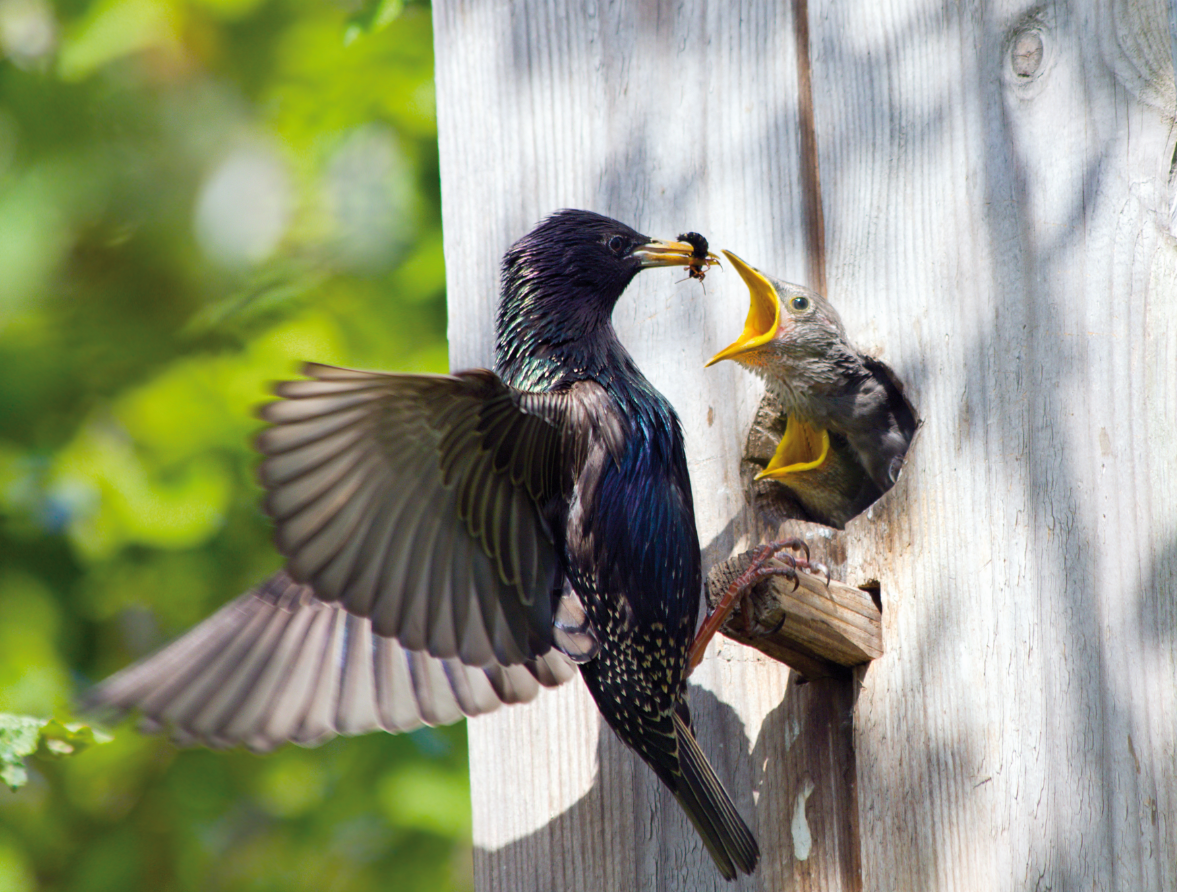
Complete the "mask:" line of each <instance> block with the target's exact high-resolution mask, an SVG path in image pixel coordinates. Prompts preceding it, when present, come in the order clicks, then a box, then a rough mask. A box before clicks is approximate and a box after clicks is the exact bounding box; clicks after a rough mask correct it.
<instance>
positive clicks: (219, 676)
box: [90, 210, 759, 879]
mask: <svg viewBox="0 0 1177 892" xmlns="http://www.w3.org/2000/svg"><path fill="white" fill-rule="evenodd" d="M697 254H698V251H697V247H696V246H695V245H693V244H690V243H686V242H660V241H656V240H654V239H650V238H648V237H647V236H644V235H641V234H640V233H638V232H635V231H634V230H633V229H630V228H629V227H628V226H625V225H624V224H622V223H618V222H617V221H615V220H610V219H608V218H606V217H602V216H600V215H597V214H593V213H589V212H586V211H572V210H567V211H560V212H558V213H556V214H554V215H552V216H551V217H549V218H548V219H546V220H544V221H543V222H542V223H541V224H540V225H539V226H537V227H536V228H535V229H534V230H532V231H531V232H530V233H528V234H527V235H526V236H524V237H523V238H522V239H520V240H519V241H518V242H516V244H515V245H514V246H512V248H511V249H510V250H509V251H508V252H507V255H506V257H505V258H504V262H503V272H502V293H501V301H500V305H499V311H498V318H497V327H496V333H497V340H496V368H495V372H493V373H492V372H489V371H485V370H474V371H467V372H459V373H457V374H453V375H398V374H387V373H378V372H362V371H353V370H348V369H339V368H333V367H328V366H321V365H310V366H308V367H307V368H306V370H305V372H306V374H307V376H308V378H309V380H302V381H293V382H287V383H284V384H282V385H279V387H278V389H277V394H278V396H279V397H281V398H282V399H280V400H279V401H277V402H274V403H271V404H269V405H267V406H266V407H265V408H264V409H263V412H262V417H263V418H264V419H265V420H267V421H268V422H270V423H271V425H272V426H271V427H270V428H269V429H267V430H266V431H264V432H263V433H262V434H261V436H260V437H259V438H258V448H259V449H260V451H261V452H262V453H263V454H264V455H265V460H264V461H263V463H262V466H261V472H260V476H261V480H262V483H263V485H264V486H265V488H266V489H267V491H268V492H267V498H266V503H265V505H266V509H267V511H268V512H269V514H270V515H271V517H272V518H273V520H274V523H275V526H276V540H277V543H278V547H279V550H280V551H281V552H282V553H283V554H284V555H285V557H286V559H287V563H286V569H285V571H284V572H283V573H280V574H278V575H277V576H275V577H274V578H272V579H271V580H269V581H268V582H267V583H265V584H263V586H262V587H261V588H260V589H259V590H257V592H255V593H252V594H249V595H246V596H243V598H242V599H239V600H238V601H237V602H234V604H231V605H230V606H229V607H226V608H224V609H223V610H222V611H221V613H218V614H216V615H215V616H213V617H212V618H211V619H209V620H207V621H206V623H204V624H202V625H200V626H198V627H196V628H195V629H193V630H192V631H190V632H189V633H188V634H187V635H186V636H184V637H183V638H181V639H180V640H179V641H177V642H176V643H175V644H173V645H171V646H170V647H169V648H165V649H164V650H163V651H161V652H160V653H159V654H157V655H155V656H153V657H149V658H148V659H147V660H146V661H145V662H143V663H141V664H139V665H137V666H133V667H131V668H130V669H127V670H124V672H123V673H120V674H119V675H116V676H114V677H113V678H111V679H110V680H108V681H106V682H104V683H102V684H101V685H99V687H98V688H97V689H96V690H95V691H94V692H93V693H92V695H91V698H90V702H91V704H92V705H95V706H102V705H108V706H113V707H116V708H118V709H122V710H125V709H128V708H137V709H139V710H140V711H141V712H143V713H144V714H145V715H146V716H147V717H148V718H149V719H151V720H154V721H155V722H158V723H159V724H161V725H165V726H170V727H173V728H175V729H178V731H179V732H180V733H181V735H184V736H186V737H188V738H191V739H195V740H200V741H205V742H211V743H219V744H232V743H235V742H245V743H248V744H254V745H257V744H258V743H260V744H261V745H263V746H264V745H273V744H274V743H276V742H278V741H280V740H282V739H292V740H297V741H300V742H312V741H314V740H317V739H320V738H321V737H322V736H323V735H324V734H329V733H331V732H336V733H352V732H353V731H356V730H368V729H369V728H372V727H375V726H379V727H385V728H389V729H390V730H399V729H400V728H401V727H403V726H404V724H405V723H404V722H401V721H400V718H399V717H400V716H401V715H404V716H408V717H409V722H408V723H409V724H411V723H412V721H414V720H416V719H420V720H426V721H429V720H431V719H432V718H435V717H436V716H434V715H432V714H431V715H426V714H425V710H423V709H422V708H420V707H421V706H422V704H424V703H425V702H427V701H428V702H431V703H432V702H439V701H444V702H445V703H447V704H456V706H457V709H459V710H461V711H462V712H466V713H467V714H476V713H478V712H480V711H486V709H487V708H493V707H494V706H495V705H497V702H499V701H502V702H508V701H509V699H510V697H512V696H515V698H516V699H522V698H521V697H518V696H516V692H517V690H519V689H520V688H522V689H523V693H524V694H528V693H532V688H533V687H535V686H536V684H537V683H539V684H555V683H558V682H559V681H560V680H561V675H562V674H566V671H565V670H566V669H567V666H568V663H567V660H569V659H570V660H572V661H574V662H576V663H578V664H579V665H580V670H581V674H582V676H583V678H584V680H585V682H586V684H587V685H588V688H589V691H590V692H591V693H592V695H593V698H594V699H595V700H596V702H597V705H598V706H599V708H600V709H601V712H602V714H603V715H604V717H605V720H606V722H607V723H608V724H609V726H610V727H611V728H613V730H614V731H615V732H617V734H618V736H620V737H621V739H622V740H623V741H624V742H625V743H626V744H628V745H629V746H631V747H633V748H634V749H635V750H636V751H637V752H638V754H639V755H641V757H642V758H643V759H644V760H645V761H646V762H647V763H648V764H649V765H650V766H651V767H652V768H653V769H654V771H655V773H656V774H657V775H658V777H659V778H660V779H661V780H662V781H663V782H664V783H665V784H666V785H667V786H668V787H669V788H670V789H671V791H672V792H673V793H674V795H675V797H676V798H677V799H678V801H679V802H680V803H681V804H682V806H683V808H684V809H685V810H686V812H687V815H688V817H689V818H690V820H691V822H692V823H693V824H694V826H695V828H696V829H697V830H698V832H699V834H700V836H701V837H702V839H703V841H704V843H705V844H706V846H707V849H708V851H709V852H710V854H711V856H712V858H713V859H714V860H715V863H716V865H717V866H718V867H719V870H720V872H721V873H722V874H723V875H724V876H725V877H727V878H728V879H733V878H735V876H736V872H737V870H742V871H744V872H750V871H752V870H753V869H754V868H755V866H756V862H757V860H758V858H759V850H758V848H757V845H756V841H755V839H753V837H752V834H751V832H750V831H749V830H748V828H747V826H746V825H745V824H744V822H743V820H742V819H741V818H740V816H739V814H738V813H737V812H736V810H735V807H734V805H733V804H732V802H731V800H730V798H729V797H728V795H727V793H726V791H725V790H724V789H723V786H722V785H721V783H720V782H719V780H718V778H717V777H716V776H715V773H714V771H713V770H712V768H711V766H710V764H709V763H708V762H707V759H706V757H705V756H704V755H703V753H702V751H701V750H700V749H699V746H698V744H697V743H696V741H695V738H694V735H693V733H692V731H691V723H690V714H689V712H688V710H687V704H686V699H685V694H686V691H685V671H686V660H687V651H688V648H689V646H690V643H691V640H692V633H693V629H694V622H695V617H696V612H697V609H698V605H699V599H700V592H701V586H702V579H701V568H700V553H699V543H698V538H697V534H696V531H695V520H694V509H693V505H692V500H691V487H690V480H689V479H688V475H687V465H686V458H685V454H684V451H683V439H682V432H681V430H680V426H679V421H678V417H677V416H676V415H675V413H674V410H673V409H672V408H671V406H670V404H669V403H668V402H667V401H666V399H665V398H664V397H663V396H662V395H661V394H659V393H658V392H657V391H656V390H654V388H653V387H651V385H650V384H649V382H648V381H647V380H646V379H645V378H644V377H643V376H642V375H641V373H640V372H639V371H638V369H637V367H636V366H635V364H634V362H633V360H632V358H631V357H630V356H629V354H628V353H627V352H626V350H625V348H624V347H622V345H621V343H620V342H619V341H618V339H617V335H616V333H615V332H614V330H613V325H612V321H611V316H612V312H613V307H614V305H615V304H616V302H617V300H618V299H619V298H620V297H621V294H622V292H623V291H624V290H625V288H626V286H627V285H628V284H629V283H630V281H631V280H632V279H633V277H634V276H636V275H637V274H638V272H640V271H641V270H643V269H647V268H650V267H656V266H674V265H678V266H688V267H692V268H693V267H697V266H698V265H699V264H700V259H699V257H698V256H697ZM341 608H342V609H341ZM317 624H321V625H322V626H324V627H328V631H317V630H319V629H320V625H317ZM304 629H305V630H306V631H302V630H304ZM304 641H311V642H313V647H314V654H313V655H312V657H311V658H307V657H306V656H305V654H304V652H303V646H302V645H303V642H304ZM190 667H196V668H195V669H190ZM349 670H351V671H350V672H349ZM529 680H530V682H531V684H530V685H529V684H528V681H529ZM398 710H399V712H398ZM454 712H455V710H454V709H451V711H450V713H448V714H447V715H451V716H454V717H456V715H454ZM413 715H415V716H416V719H414V718H413Z"/></svg>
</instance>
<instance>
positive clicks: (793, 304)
mask: <svg viewBox="0 0 1177 892" xmlns="http://www.w3.org/2000/svg"><path fill="white" fill-rule="evenodd" d="M789 307H790V308H791V309H792V310H793V312H794V313H804V312H805V311H806V310H808V309H809V298H808V297H794V298H793V299H792V300H791V301H789Z"/></svg>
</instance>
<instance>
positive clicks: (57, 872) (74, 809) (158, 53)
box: [0, 0, 470, 892]
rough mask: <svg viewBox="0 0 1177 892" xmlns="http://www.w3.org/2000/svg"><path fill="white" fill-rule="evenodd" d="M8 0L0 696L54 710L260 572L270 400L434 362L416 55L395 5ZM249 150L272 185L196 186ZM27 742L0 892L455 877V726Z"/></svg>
mask: <svg viewBox="0 0 1177 892" xmlns="http://www.w3.org/2000/svg"><path fill="white" fill-rule="evenodd" d="M12 2H19V3H20V4H21V9H22V10H24V11H25V12H26V13H27V14H28V15H31V16H34V17H35V19H36V22H37V23H38V27H39V28H40V29H41V30H40V31H39V32H38V33H39V34H41V35H42V37H43V38H44V39H41V40H39V41H26V42H25V43H23V44H21V46H19V47H15V48H13V47H7V50H8V52H9V56H8V57H7V58H6V59H5V62H4V64H3V65H0V232H2V233H3V237H2V238H0V365H2V366H3V368H5V369H6V370H7V373H6V374H5V375H0V406H3V407H4V411H2V412H0V704H3V708H4V709H5V710H7V711H9V712H12V713H26V714H30V715H52V714H58V715H64V714H67V713H66V712H65V710H67V709H68V704H69V701H70V699H71V697H73V696H75V695H76V694H77V693H78V692H79V691H80V690H83V689H84V688H85V687H86V686H88V685H89V684H92V683H93V682H94V681H96V680H98V679H99V678H102V677H103V676H105V675H107V674H109V673H111V672H114V671H117V670H118V669H120V668H122V667H124V666H126V665H128V664H129V663H130V662H132V661H133V660H134V659H136V658H137V657H140V656H143V655H145V654H146V653H147V652H149V651H150V650H152V649H153V648H155V647H158V646H159V645H161V644H163V643H164V642H165V641H167V640H168V639H169V638H171V637H173V636H175V635H177V634H179V633H180V632H182V631H183V630H184V629H186V628H187V627H189V626H191V625H192V624H193V623H195V622H197V621H199V620H200V619H201V618H203V617H205V616H207V615H209V614H210V613H211V612H212V611H213V610H214V609H215V608H216V607H218V606H219V605H221V604H223V603H225V602H226V601H228V600H229V599H230V598H232V597H234V596H236V595H237V594H238V593H240V592H242V591H244V590H245V589H247V588H248V587H250V586H251V585H254V584H256V583H257V582H258V581H259V580H260V579H262V578H264V577H265V576H266V574H268V573H270V572H273V570H274V569H275V568H276V567H277V566H279V565H280V557H279V555H278V554H277V553H276V552H275V550H274V549H273V546H272V544H271V531H270V528H269V525H268V523H267V522H266V519H265V517H264V515H263V513H262V511H261V510H260V508H259V505H258V501H259V495H260V493H259V488H258V486H257V484H256V481H255V477H254V469H255V467H256V464H257V461H258V457H257V455H256V454H255V453H254V452H253V451H252V449H251V447H250V443H251V440H252V438H253V436H254V435H255V434H256V432H257V430H258V427H259V422H258V421H257V419H256V416H255V414H254V413H255V408H256V406H257V405H258V404H259V403H261V402H264V401H266V400H267V399H269V393H270V383H271V382H273V381H275V380H280V379H285V378H290V377H293V376H297V374H298V369H299V367H300V364H301V363H302V362H304V361H307V360H316V361H320V362H328V363H335V364H340V365H352V366H359V367H369V368H386V369H401V370H418V371H422V370H428V371H443V370H445V369H446V367H447V364H446V344H445V325H446V310H445V270H444V266H443V260H442V250H441V244H442V238H441V223H440V219H441V216H440V205H439V202H440V189H439V183H438V175H437V169H438V163H437V145H436V140H437V128H436V120H435V114H434V102H433V36H432V30H431V28H432V25H431V20H430V11H429V8H428V6H427V5H423V4H421V3H417V2H412V0H410V2H406V3H404V5H403V8H398V4H397V3H395V2H393V3H380V2H375V0H373V2H368V3H366V4H363V5H360V6H358V7H357V4H356V3H355V2H353V0H346V2H339V3H322V2H320V0H53V2H50V0H12ZM9 5H11V4H9ZM30 21H31V20H30ZM30 33H31V32H30ZM349 39H350V43H349V42H348V41H349ZM259 146H260V147H262V150H261V152H260V155H264V158H265V160H266V163H267V164H269V165H270V167H269V168H267V169H270V170H280V171H281V175H280V176H275V177H271V178H269V181H268V183H269V184H268V185H266V186H265V188H260V189H258V188H252V187H254V186H256V185H257V183H256V182H253V183H248V184H246V185H249V186H250V187H251V188H241V189H232V188H230V189H226V188H225V187H224V182H225V179H224V177H225V166H226V164H228V163H229V162H230V161H231V160H232V159H234V158H237V159H241V158H243V157H244V158H247V159H248V158H251V157H258V156H259V155H258V153H257V151H256V150H257V147H259ZM251 151H253V152H255V155H250V152H251ZM249 169H253V168H249ZM230 172H232V170H230ZM218 176H219V177H220V179H218ZM232 182H233V181H232V178H230V185H232ZM218 183H220V184H221V185H220V186H219V187H218ZM263 185H264V184H263ZM218 189H219V191H218ZM271 201H272V202H275V204H274V206H273V207H272V208H270V212H269V213H268V215H267V214H260V215H258V214H255V213H254V212H255V211H256V208H255V207H253V206H254V205H257V204H258V203H266V202H271ZM202 209H203V210H202ZM226 215H227V216H226ZM226 220H228V221H229V222H228V223H226V222H225V221H226ZM262 224H265V225H268V226H269V227H270V228H269V229H268V230H266V231H264V232H261V233H260V234H259V233H258V232H256V231H254V229H252V228H251V227H255V226H258V225H262ZM237 238H240V239H242V240H243V242H245V243H244V244H242V245H236V244H235V243H234V239H237ZM226 246H228V254H229V255H232V257H233V258H236V259H235V260H234V262H233V263H226V262H225V259H226V258H225V256H223V255H224V252H225V251H226ZM237 248H240V250H236V249H237ZM247 249H248V250H247ZM218 251H220V252H222V256H217V253H216V252H218ZM65 731H66V732H69V731H70V729H68V728H66V729H65ZM82 733H83V734H84V732H82ZM51 740H52V741H53V742H52V743H51V744H50V743H46V744H45V746H44V747H42V746H40V744H38V756H36V758H37V760H38V761H37V763H36V767H37V772H36V781H37V782H35V783H28V784H26V785H25V786H23V787H22V788H21V789H20V791H19V793H18V794H16V795H13V796H5V797H3V798H0V889H8V888H11V889H14V890H22V892H23V890H26V889H29V890H31V889H34V888H35V889H38V890H47V892H58V890H70V892H87V890H95V892H97V890H102V892H106V890H111V892H127V890H132V892H133V890H158V889H169V890H177V892H188V890H200V889H218V890H226V892H247V890H248V892H257V890H262V889H274V890H281V892H289V890H300V889H307V890H312V889H313V890H316V892H318V890H320V889H323V888H331V889H340V890H347V892H375V890H382V889H386V888H388V884H389V880H388V877H389V876H395V877H396V886H397V888H398V890H404V892H416V890H429V892H433V890H436V889H441V888H450V887H454V886H457V887H459V888H468V887H469V885H470V841H469V817H468V809H469V804H468V801H467V800H468V780H467V777H466V751H465V731H464V728H462V727H461V726H459V727H456V728H447V729H435V730H431V731H429V732H428V733H424V732H420V733H417V734H414V735H409V736H407V737H391V736H388V735H372V736H369V737H362V738H355V739H347V740H337V741H334V742H332V743H330V744H328V745H326V746H324V747H321V748H319V749H315V750H302V749H298V748H296V747H288V748H284V749H282V750H280V751H278V752H276V753H273V754H271V755H268V756H265V757H259V756H255V755H253V754H250V753H245V752H230V753H219V752H218V753H214V752H209V751H206V750H185V751H178V750H177V749H176V748H175V747H173V746H172V745H171V744H169V743H168V742H167V741H165V740H162V739H159V738H157V737H151V736H144V735H141V734H139V733H137V732H136V731H135V730H134V728H133V724H132V723H130V722H128V723H127V724H126V726H125V731H123V730H121V729H120V732H119V733H118V735H117V737H116V738H115V740H114V741H113V742H111V743H110V744H108V745H106V746H101V747H96V748H93V749H92V750H91V751H90V752H88V753H87V755H86V757H85V758H81V759H74V758H66V759H52V758H44V759H41V758H40V755H48V753H49V752H50V748H51V747H56V748H58V749H62V750H64V748H66V747H76V746H77V745H78V744H79V743H85V742H86V741H85V740H84V739H82V740H76V739H73V738H71V737H70V734H69V733H62V732H58V733H57V734H55V735H54V736H53V737H52V738H51ZM416 775H420V778H421V779H422V780H421V782H417V781H405V780H403V778H404V777H410V778H411V777H413V776H416ZM388 778H392V779H391V780H389V779H388ZM396 778H402V780H396ZM414 784H415V786H414ZM420 797H430V802H429V803H428V804H426V805H421V804H420V803H419V802H418V799H419V798H420ZM393 802H395V803H396V807H395V808H394V807H393V805H392V804H391V803H393Z"/></svg>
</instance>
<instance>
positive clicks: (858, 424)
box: [707, 251, 917, 494]
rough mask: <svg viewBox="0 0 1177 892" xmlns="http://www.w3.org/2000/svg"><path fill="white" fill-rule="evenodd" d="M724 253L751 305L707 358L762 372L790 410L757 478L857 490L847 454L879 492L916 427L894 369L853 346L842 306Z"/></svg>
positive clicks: (892, 478) (900, 462)
mask: <svg viewBox="0 0 1177 892" xmlns="http://www.w3.org/2000/svg"><path fill="white" fill-rule="evenodd" d="M724 254H726V255H727V257H728V259H729V260H730V261H731V263H732V266H733V267H735V269H736V271H737V272H738V273H739V274H740V278H742V279H743V280H744V283H745V284H746V285H747V286H748V290H749V292H750V298H751V305H750V307H749V309H748V318H747V321H746V322H745V324H744V331H743V333H742V334H741V335H740V337H739V338H737V339H736V340H735V341H734V342H733V343H732V344H730V345H728V346H727V347H725V348H724V349H723V350H721V351H720V352H719V353H717V354H715V356H714V357H712V358H711V360H710V361H709V362H708V363H707V364H708V365H711V364H713V363H716V362H719V361H720V360H722V359H734V360H735V361H736V362H738V363H740V364H741V365H743V366H745V367H746V368H748V369H750V370H751V371H753V372H755V373H756V374H758V375H760V376H761V377H763V378H764V380H765V383H766V384H767V386H768V388H769V390H770V391H772V393H773V394H774V395H775V396H776V397H777V399H779V400H780V402H781V405H782V406H783V408H784V411H785V412H786V413H787V414H788V426H787V427H786V430H785V435H784V437H783V438H782V440H781V443H780V445H779V446H778V448H777V451H776V454H775V455H774V456H773V459H772V461H770V462H769V464H768V467H766V468H765V470H764V473H763V474H762V475H761V476H762V477H770V478H775V479H780V480H782V481H783V482H787V483H790V485H791V481H797V483H798V486H799V487H801V488H802V489H803V488H804V487H805V485H806V482H805V476H806V475H811V476H810V478H809V483H808V485H809V486H810V488H811V489H812V488H814V486H815V485H816V488H817V489H819V490H820V489H821V488H823V487H824V488H826V489H829V488H831V487H833V488H835V489H842V490H845V491H846V492H847V493H848V494H852V493H851V490H853V491H854V492H857V491H858V489H859V487H860V483H861V481H858V480H854V479H853V475H852V474H851V473H850V471H848V470H847V469H846V468H845V467H844V466H845V464H846V459H847V457H848V458H849V459H850V460H851V461H852V462H856V463H857V464H858V465H859V466H860V467H861V468H862V470H863V471H865V473H866V476H867V477H868V478H869V479H870V481H871V482H872V483H873V484H874V486H875V487H877V488H878V492H879V493H880V494H881V493H882V492H885V491H886V490H888V489H890V488H891V486H892V485H893V484H894V483H895V480H896V479H897V477H898V475H899V470H900V468H901V467H902V466H903V458H904V456H905V455H906V454H907V447H908V445H909V444H910V443H911V438H912V437H913V436H914V435H915V430H916V426H917V422H916V418H915V414H914V412H913V411H912V409H911V406H910V405H909V404H908V403H907V401H906V400H905V399H904V397H903V395H902V393H901V392H900V389H899V387H898V385H897V383H896V381H895V378H894V375H893V373H892V372H891V370H890V369H888V368H887V366H886V365H884V364H883V363H881V362H879V361H878V360H876V359H873V358H871V357H869V356H865V355H864V354H862V353H859V352H858V351H857V350H856V349H855V348H854V346H853V345H852V344H851V343H850V341H849V340H848V339H847V337H846V330H845V328H843V326H842V320H841V319H840V318H839V316H838V312H837V310H835V309H834V308H833V307H832V306H831V305H830V303H829V301H827V300H826V299H825V298H824V297H822V296H821V295H820V294H817V293H816V292H814V291H810V290H809V289H807V288H802V287H801V286H799V285H790V284H789V283H787V282H781V281H778V280H776V279H772V278H770V277H768V276H766V275H764V273H762V272H760V271H759V270H757V269H754V268H753V267H751V266H749V265H748V264H746V263H744V261H743V260H741V259H740V258H739V257H737V256H736V255H735V254H732V253H731V252H730V251H724ZM782 308H783V309H782ZM832 437H833V438H834V449H835V451H836V452H837V455H835V456H834V458H836V459H837V461H833V460H832V459H831V438H832ZM843 444H844V445H843ZM823 474H824V477H823V476H822V475H823Z"/></svg>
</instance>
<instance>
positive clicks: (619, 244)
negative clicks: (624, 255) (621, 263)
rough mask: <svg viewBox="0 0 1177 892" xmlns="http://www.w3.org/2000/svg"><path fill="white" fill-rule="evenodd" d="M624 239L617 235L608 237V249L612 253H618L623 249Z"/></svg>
mask: <svg viewBox="0 0 1177 892" xmlns="http://www.w3.org/2000/svg"><path fill="white" fill-rule="evenodd" d="M625 245H626V241H625V239H623V238H622V237H621V236H619V235H615V236H613V238H611V239H609V250H610V251H612V252H613V253H614V254H620V253H621V252H622V251H624V250H625Z"/></svg>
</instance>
